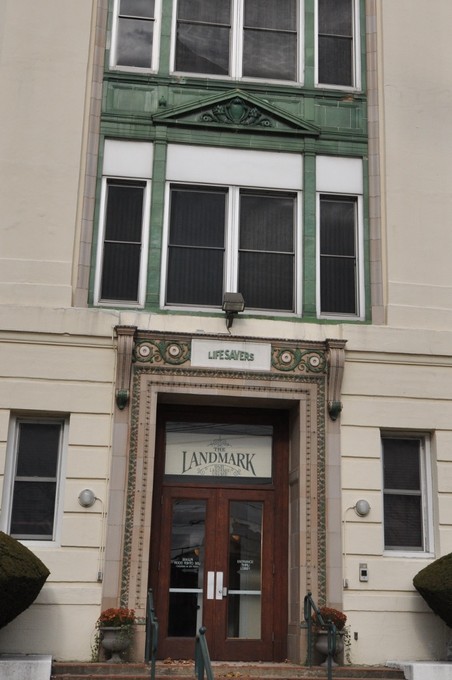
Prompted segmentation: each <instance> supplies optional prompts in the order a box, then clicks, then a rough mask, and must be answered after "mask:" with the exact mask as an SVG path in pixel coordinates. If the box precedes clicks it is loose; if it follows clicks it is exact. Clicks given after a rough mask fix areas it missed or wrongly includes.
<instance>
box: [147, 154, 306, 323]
mask: <svg viewBox="0 0 452 680" xmlns="http://www.w3.org/2000/svg"><path fill="white" fill-rule="evenodd" d="M302 165H303V159H302V156H301V155H298V154H285V153H274V152H267V151H262V152H261V151H245V150H238V149H216V148H213V147H190V146H182V145H177V144H174V145H169V146H168V156H167V183H166V192H165V216H164V236H163V244H162V271H161V281H160V306H161V308H162V309H171V310H186V309H187V308H190V309H193V310H197V311H208V310H209V309H212V307H209V306H205V307H204V306H202V307H187V306H185V305H184V306H180V307H179V306H177V305H166V283H167V268H168V241H169V228H170V191H171V186H172V185H173V186H174V185H176V184H189V185H192V186H196V185H199V186H212V187H215V186H218V187H223V188H227V189H228V199H227V201H228V202H227V208H226V223H227V224H226V239H225V251H226V257H225V272H224V276H225V279H224V290H225V291H229V292H239V291H237V284H238V271H237V269H238V268H237V261H238V258H237V254H238V242H239V196H240V190H242V189H243V190H246V189H256V190H262V191H275V192H278V191H280V192H289V193H294V194H296V196H297V201H296V204H297V207H296V216H295V221H296V224H295V235H294V257H295V266H294V272H295V273H294V311H293V312H289V311H277V310H262V309H258V310H255V313H256V314H259V315H262V316H286V317H287V316H298V317H299V316H301V313H302V299H303V292H302V266H303V259H302V254H303V253H302V239H303V235H302V224H303V222H302V181H303V171H302ZM251 178H252V179H253V184H252V185H250V183H249V182H250V179H251ZM245 304H246V300H245ZM215 309H216V308H215ZM247 309H248V308H247ZM250 311H251V310H250Z"/></svg>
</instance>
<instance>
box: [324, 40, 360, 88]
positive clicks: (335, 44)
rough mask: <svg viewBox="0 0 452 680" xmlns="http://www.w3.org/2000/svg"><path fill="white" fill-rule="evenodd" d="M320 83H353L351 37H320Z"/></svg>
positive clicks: (348, 84) (345, 84)
mask: <svg viewBox="0 0 452 680" xmlns="http://www.w3.org/2000/svg"><path fill="white" fill-rule="evenodd" d="M319 83H324V84H325V85H344V86H345V87H351V86H352V85H353V43H352V41H351V40H350V39H349V38H337V37H329V36H320V37H319Z"/></svg>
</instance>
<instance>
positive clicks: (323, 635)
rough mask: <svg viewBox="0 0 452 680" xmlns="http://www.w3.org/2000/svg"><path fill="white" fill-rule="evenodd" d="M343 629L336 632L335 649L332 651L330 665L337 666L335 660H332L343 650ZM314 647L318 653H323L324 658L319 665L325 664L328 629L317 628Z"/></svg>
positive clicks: (326, 661) (326, 660) (326, 659)
mask: <svg viewBox="0 0 452 680" xmlns="http://www.w3.org/2000/svg"><path fill="white" fill-rule="evenodd" d="M343 638H344V631H338V632H337V633H336V651H335V653H334V657H333V660H332V665H333V666H337V663H336V661H335V660H334V659H335V658H336V657H337V656H339V654H340V653H341V652H342V651H343V649H344V639H343ZM315 648H316V650H317V651H318V652H320V654H323V656H324V657H325V660H324V661H323V663H322V664H320V665H321V666H326V665H327V664H328V631H326V630H319V631H317V640H316V643H315Z"/></svg>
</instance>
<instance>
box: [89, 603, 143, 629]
mask: <svg viewBox="0 0 452 680" xmlns="http://www.w3.org/2000/svg"><path fill="white" fill-rule="evenodd" d="M134 621H135V610H134V609H127V608H126V607H110V609H104V611H103V612H102V613H101V615H100V616H99V618H98V619H97V623H96V626H97V628H116V627H118V626H130V625H132V623H134Z"/></svg>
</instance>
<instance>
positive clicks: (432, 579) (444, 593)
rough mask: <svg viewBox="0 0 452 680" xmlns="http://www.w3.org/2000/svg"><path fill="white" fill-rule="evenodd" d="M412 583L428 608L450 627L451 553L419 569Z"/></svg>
mask: <svg viewBox="0 0 452 680" xmlns="http://www.w3.org/2000/svg"><path fill="white" fill-rule="evenodd" d="M413 585H414V587H415V588H416V590H417V591H418V592H419V593H420V594H421V595H422V597H423V598H424V600H425V601H426V602H427V604H428V606H429V607H430V609H432V610H433V611H434V612H435V614H437V615H438V616H440V617H441V618H442V620H443V621H444V623H445V624H446V625H447V626H449V628H452V553H449V554H448V555H444V557H440V558H439V559H438V560H435V561H434V562H432V563H431V564H429V565H428V567H425V569H421V571H420V572H419V573H418V574H416V576H415V577H414V579H413Z"/></svg>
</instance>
